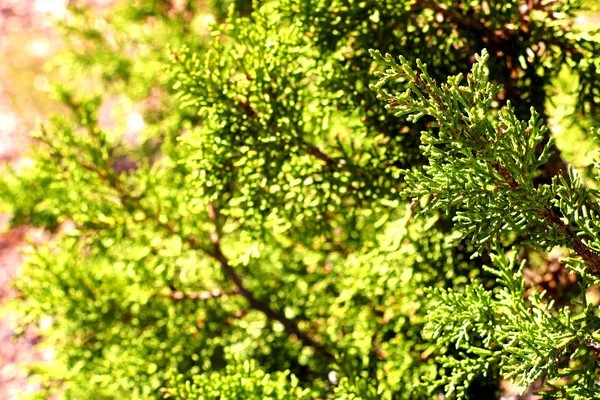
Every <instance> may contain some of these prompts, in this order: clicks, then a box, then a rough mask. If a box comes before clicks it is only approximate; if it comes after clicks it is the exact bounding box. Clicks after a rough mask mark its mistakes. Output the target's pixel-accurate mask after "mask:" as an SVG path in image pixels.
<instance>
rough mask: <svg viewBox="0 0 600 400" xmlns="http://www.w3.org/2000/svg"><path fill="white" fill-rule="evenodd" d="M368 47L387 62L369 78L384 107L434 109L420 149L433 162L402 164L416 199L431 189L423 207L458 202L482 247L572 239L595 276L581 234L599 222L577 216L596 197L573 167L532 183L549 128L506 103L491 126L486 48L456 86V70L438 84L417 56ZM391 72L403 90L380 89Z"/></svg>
mask: <svg viewBox="0 0 600 400" xmlns="http://www.w3.org/2000/svg"><path fill="white" fill-rule="evenodd" d="M371 54H372V55H373V57H374V58H375V60H376V61H378V62H379V63H380V64H382V65H384V66H386V67H387V69H386V70H385V71H384V72H383V73H382V74H381V78H380V79H379V81H378V82H377V83H376V84H375V85H372V89H373V90H375V91H376V92H377V93H378V97H379V98H380V99H383V100H387V102H388V105H387V108H388V109H389V110H391V111H392V112H393V113H394V114H395V115H396V116H401V115H407V114H408V120H409V121H411V122H416V121H417V120H418V119H419V118H421V117H423V116H426V115H428V116H431V117H433V118H434V119H435V122H434V123H431V124H430V126H431V127H432V128H438V129H437V130H435V129H432V130H429V131H424V132H422V137H421V142H422V146H421V149H422V150H423V152H424V154H425V155H426V156H427V157H428V158H429V159H430V165H429V166H428V167H425V168H424V169H423V171H414V170H407V171H404V173H405V176H406V182H407V184H408V186H409V187H410V189H409V190H408V191H407V194H409V195H410V196H411V197H412V198H413V199H415V198H416V196H417V195H429V196H432V197H431V200H430V201H429V204H428V206H427V208H426V211H427V210H431V209H439V208H444V209H446V210H448V209H449V208H451V207H452V208H456V210H457V212H456V216H455V217H454V221H455V222H456V223H457V224H458V226H459V227H460V228H461V230H462V231H463V232H464V234H465V235H470V236H471V238H472V240H473V242H474V243H475V244H477V245H478V246H479V251H481V249H482V248H483V247H484V246H485V245H488V244H490V243H491V242H492V241H493V240H494V238H499V237H501V236H503V235H506V234H509V233H511V232H512V233H516V234H518V235H529V237H530V239H531V242H532V243H533V244H534V245H536V246H540V247H542V246H543V247H553V246H556V245H568V246H570V247H571V248H572V249H573V250H574V251H575V252H576V253H577V254H578V255H579V256H580V257H581V258H582V259H583V260H584V262H585V264H586V265H587V268H588V271H589V272H590V273H591V274H592V275H595V276H600V255H598V253H597V252H595V251H594V250H593V249H592V248H590V246H588V245H586V244H585V242H584V241H583V237H585V235H587V236H591V237H595V236H594V235H593V233H592V234H590V232H593V230H594V229H597V228H598V227H597V226H592V225H595V223H594V222H593V220H590V221H587V222H582V221H581V218H580V217H578V216H579V215H581V213H585V212H586V211H585V210H594V205H593V204H590V205H586V203H588V200H587V198H588V197H589V196H590V195H591V193H590V192H589V191H588V190H587V189H586V188H584V187H583V186H582V185H581V182H580V180H579V179H578V178H577V177H576V176H575V175H573V176H571V177H570V179H569V180H567V179H564V178H563V177H562V173H561V174H559V175H558V176H557V177H554V179H553V180H552V184H551V185H546V184H543V185H536V183H535V176H536V174H537V173H538V168H539V167H540V166H542V165H544V163H546V162H547V161H548V159H549V157H550V156H551V153H552V146H553V141H552V139H550V140H549V141H548V142H546V143H545V144H544V145H543V150H542V152H541V154H540V155H537V147H538V146H539V145H540V144H541V143H543V141H544V137H545V136H544V134H545V133H546V131H547V128H546V127H545V126H544V125H543V124H542V123H541V120H540V117H539V115H538V114H537V113H536V112H535V110H533V109H531V115H532V116H531V118H530V120H529V121H528V122H527V123H526V122H525V121H520V120H518V119H517V117H516V116H515V113H514V110H513V108H512V106H511V105H510V103H509V104H508V106H507V107H506V108H505V109H504V110H503V111H501V112H500V114H499V116H498V118H499V124H498V127H497V128H494V127H493V125H492V122H491V121H490V119H489V118H488V117H487V115H486V113H487V112H488V110H489V108H490V104H491V101H492V99H493V98H494V96H495V95H496V94H497V93H498V91H499V87H497V86H494V85H492V84H490V83H489V82H487V78H486V74H487V73H486V70H485V63H486V61H487V58H488V54H487V52H486V51H484V52H483V54H482V55H481V56H476V58H477V63H476V64H475V65H474V67H473V70H472V72H471V73H470V74H468V76H467V85H466V86H459V85H460V83H461V81H462V75H461V74H459V75H457V76H453V77H449V78H448V83H446V84H444V83H442V84H441V85H438V84H437V83H436V82H435V80H434V79H432V78H431V77H430V76H429V75H428V73H427V69H426V65H424V64H423V63H421V62H420V61H419V60H417V65H418V68H419V70H420V72H417V71H415V70H413V69H412V68H411V67H410V66H409V65H408V63H407V61H406V59H405V58H403V57H400V64H398V63H396V62H395V61H394V60H393V58H392V57H391V56H390V55H389V54H388V55H386V56H385V57H383V56H382V55H381V54H380V53H379V52H377V51H372V52H371ZM393 80H404V81H405V82H407V83H408V90H406V91H405V92H404V93H398V94H395V95H392V94H390V93H388V92H387V91H385V90H384V89H383V85H385V84H386V83H387V82H389V81H393ZM465 178H466V179H465ZM555 205H557V206H558V208H557V210H558V211H560V215H559V214H558V213H557V212H558V211H555V209H554V208H555V207H554V206H555ZM563 218H566V220H572V222H573V223H574V225H575V226H574V227H573V228H572V227H570V226H569V225H568V223H565V222H564V221H563ZM597 242H598V241H597V240H595V241H594V243H595V245H596V246H598V245H600V243H597Z"/></svg>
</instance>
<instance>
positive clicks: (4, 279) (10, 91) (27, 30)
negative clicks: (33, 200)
mask: <svg viewBox="0 0 600 400" xmlns="http://www.w3.org/2000/svg"><path fill="white" fill-rule="evenodd" d="M111 2H112V0H94V1H87V3H88V4H90V5H91V6H93V7H95V8H97V9H99V10H100V9H102V8H104V7H108V6H109V5H110V3H111ZM67 5H68V0H0V161H1V162H9V163H10V164H12V165H13V166H14V167H15V168H19V166H20V165H23V164H24V163H27V158H26V155H25V150H26V148H27V146H28V144H29V140H28V137H29V133H30V132H31V131H32V130H34V129H35V127H36V125H37V123H38V122H39V121H40V120H43V118H44V116H45V115H48V113H50V112H54V111H59V108H58V106H57V104H56V103H55V102H54V101H53V100H52V99H51V97H50V96H49V93H48V84H49V79H48V76H47V73H48V71H47V67H46V66H45V63H46V61H47V60H49V59H50V58H51V57H52V56H53V55H56V54H57V52H58V51H59V50H60V48H61V38H60V36H59V34H58V33H57V32H56V31H54V30H53V28H52V27H53V23H54V21H55V20H56V19H57V18H64V17H65V16H66V13H67ZM7 222H8V215H6V214H0V232H2V234H1V235H0V303H1V302H3V301H4V300H6V299H8V298H10V297H11V296H14V293H13V292H12V291H11V289H10V287H9V282H10V279H11V277H13V276H14V275H15V274H17V273H18V270H19V265H20V263H21V251H22V250H23V248H24V247H26V245H27V241H28V240H33V241H44V240H47V239H48V238H49V237H48V234H46V233H44V232H42V231H41V230H36V229H27V228H18V229H13V230H10V231H7ZM13 334H14V332H13V331H12V330H11V329H10V316H9V317H5V318H2V319H0V399H2V400H8V399H13V398H16V396H17V395H18V394H22V393H24V392H28V391H32V390H35V385H33V384H30V383H28V381H27V379H26V376H25V375H24V373H23V372H22V371H21V370H20V368H19V364H23V363H27V362H30V361H33V360H44V359H48V358H50V357H52V354H50V352H46V353H43V354H39V353H36V352H35V351H34V349H33V345H34V344H35V343H36V341H37V335H36V333H35V332H33V331H31V332H28V333H27V334H26V335H25V336H24V337H21V338H19V339H18V340H15V338H14V337H13Z"/></svg>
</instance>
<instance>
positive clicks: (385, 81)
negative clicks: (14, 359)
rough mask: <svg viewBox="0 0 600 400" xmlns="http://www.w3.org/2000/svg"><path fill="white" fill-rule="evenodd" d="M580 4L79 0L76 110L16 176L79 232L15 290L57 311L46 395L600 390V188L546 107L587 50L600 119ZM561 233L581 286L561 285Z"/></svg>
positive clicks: (580, 85)
mask: <svg viewBox="0 0 600 400" xmlns="http://www.w3.org/2000/svg"><path fill="white" fill-rule="evenodd" d="M225 10H229V11H227V12H226V11H225ZM579 11H580V4H579V3H578V2H576V1H559V2H544V3H542V2H536V1H533V2H528V3H523V2H518V1H508V2H488V1H481V2H451V1H429V0H411V1H341V0H340V1H337V0H336V1H321V0H303V1H300V0H280V1H265V2H260V1H253V2H250V1H230V2H220V1H211V2H202V1H191V0H188V1H167V0H138V1H135V2H128V1H120V2H117V4H115V5H114V6H113V7H112V8H109V9H107V10H106V12H104V13H98V12H92V11H91V10H90V9H88V8H87V7H85V6H83V5H81V4H78V3H77V2H75V4H74V5H73V7H72V10H71V12H70V14H69V16H68V18H67V19H65V20H64V21H62V22H61V23H60V25H59V26H60V28H61V29H62V32H63V33H64V37H65V40H66V48H65V50H64V52H63V53H62V54H61V55H60V56H59V57H57V58H56V59H55V60H54V61H53V65H54V68H55V74H56V82H57V85H56V87H55V90H54V93H55V94H56V96H57V97H58V98H59V99H60V100H61V101H62V103H63V104H65V105H66V106H67V108H68V110H69V111H68V112H65V113H64V114H63V115H61V116H56V117H54V118H53V119H52V120H51V121H49V122H48V123H46V124H44V125H43V126H42V127H41V128H40V129H39V131H38V133H37V134H36V137H37V139H38V141H39V146H36V147H34V148H32V150H31V158H32V160H33V165H32V166H30V167H27V168H22V169H20V170H19V171H9V170H8V169H7V171H6V173H5V174H4V176H3V178H2V180H0V196H1V198H2V201H3V206H5V208H6V209H7V210H9V211H10V212H11V213H12V215H13V220H12V223H13V225H20V224H33V225H36V226H41V227H44V228H46V229H48V230H50V231H52V232H54V233H55V238H54V240H53V241H52V242H50V243H48V244H47V245H44V246H38V247H36V248H34V249H33V250H32V251H31V254H29V255H28V256H27V258H26V262H25V265H24V266H23V268H22V272H21V276H20V278H19V279H18V280H17V281H16V282H15V286H16V288H17V289H18V290H19V293H20V297H19V298H18V299H16V300H15V301H14V302H13V303H12V304H11V305H10V306H9V307H8V308H7V309H9V310H11V311H13V312H15V313H17V315H18V316H19V320H20V328H21V329H25V328H26V327H27V326H28V325H30V324H37V323H39V321H40V320H41V319H42V318H44V317H46V316H50V317H51V318H52V324H51V326H50V327H49V328H48V329H47V330H46V331H45V332H44V333H43V337H44V340H43V341H42V342H41V344H40V345H41V346H51V347H52V348H53V349H54V352H55V359H54V360H53V362H52V363H50V364H40V365H36V366H33V367H31V371H32V373H33V377H34V378H33V379H38V380H39V381H40V382H41V387H42V390H41V391H40V393H39V394H37V395H36V396H37V397H38V398H47V397H48V396H50V395H56V396H58V397H59V398H73V399H87V398H89V399H102V398H107V399H108V398H131V399H148V398H165V397H167V398H169V397H170V398H177V399H204V398H206V399H208V398H227V399H229V398H231V399H236V398H238V399H253V398H256V399H259V398H260V399H262V398H272V399H284V398H340V399H422V398H431V399H435V398H439V396H441V395H445V396H446V398H452V397H453V396H454V397H459V398H493V396H495V395H498V394H499V393H500V388H501V386H502V385H501V383H502V380H511V381H513V382H516V383H518V384H521V385H524V386H536V385H538V387H543V388H545V389H548V390H546V391H544V394H543V396H545V398H557V397H558V398H560V397H561V396H563V397H564V396H567V395H568V396H570V397H568V396H567V397H568V398H578V399H587V398H590V396H591V393H593V392H594V391H595V390H596V388H595V381H594V380H593V379H592V378H591V377H592V376H593V375H594V374H595V373H596V372H597V367H596V366H595V361H596V357H597V352H596V350H597V348H596V347H595V346H597V341H598V340H600V338H597V337H596V336H597V333H596V331H597V322H596V320H597V316H596V311H595V308H594V307H593V306H592V305H590V304H587V303H584V300H586V297H585V293H586V291H587V292H589V291H590V290H593V288H594V285H595V283H596V281H597V276H598V275H599V271H600V265H597V264H596V262H597V260H598V253H597V252H598V251H600V241H599V240H598V236H597V235H598V234H597V232H598V230H597V227H598V212H597V205H596V203H595V201H596V198H597V193H596V192H595V191H594V190H592V189H589V188H588V187H587V186H585V185H584V183H583V182H582V181H581V180H580V178H579V177H578V175H577V174H576V173H575V172H574V171H572V170H567V167H566V164H565V160H563V159H562V158H561V156H560V153H559V152H557V149H556V147H555V146H554V142H553V140H552V132H551V130H548V129H546V128H545V126H546V120H547V119H548V117H550V111H551V110H552V109H551V108H548V109H547V108H546V104H547V102H548V100H549V98H550V97H551V96H552V87H551V85H552V84H553V83H554V82H556V79H559V78H561V77H563V76H562V75H561V71H564V69H563V67H564V66H567V67H568V68H569V72H568V73H569V74H571V76H572V77H574V78H573V82H574V83H573V84H574V85H575V88H576V91H577V93H578V96H577V97H574V98H573V99H572V103H571V105H570V107H571V109H572V110H573V112H574V113H575V112H581V113H583V112H585V113H586V115H588V117H589V118H590V123H593V122H594V121H595V120H596V119H597V114H596V110H597V106H598V103H599V99H598V86H597V85H598V82H600V80H599V79H598V78H599V77H598V70H597V69H596V66H597V65H598V62H600V61H599V60H598V58H597V54H600V53H599V52H598V51H597V50H598V45H599V43H598V42H597V39H594V36H593V35H594V33H593V32H591V33H589V32H588V33H585V34H584V33H581V32H578V30H577V29H576V28H574V27H573V25H572V24H573V19H574V18H575V17H576V16H577V15H578V12H579ZM227 13H228V14H227ZM211 21H213V22H214V24H211V23H210V22H211ZM484 48H487V52H485V51H484V50H483V49H484ZM369 49H376V51H372V52H371V53H369ZM382 53H392V54H394V55H402V56H403V58H401V59H400V62H397V61H396V60H397V58H395V57H392V56H382V55H381V54H382ZM476 54H484V56H482V57H481V58H479V56H476ZM373 57H374V58H373ZM476 57H477V58H476ZM418 60H419V61H418ZM422 63H426V64H427V68H425V66H423V65H422ZM473 64H475V65H474V66H473ZM415 65H419V68H420V71H416V70H414V69H413V68H414V66H415ZM376 71H378V72H377V73H376ZM563 73H564V72H563ZM377 74H379V76H377ZM459 74H463V75H465V76H466V75H467V74H469V75H468V77H467V80H466V83H465V82H463V81H464V80H461V77H460V76H458V77H453V76H456V75H459ZM378 78H379V81H377V79H378ZM441 82H447V83H441ZM500 85H503V87H501V86H500ZM370 86H371V87H372V89H371V88H370ZM509 102H510V106H507V105H508V104H509ZM504 106H507V107H504ZM532 107H533V108H534V109H535V113H533V116H532V112H531V111H530V110H531V108H532ZM390 111H392V113H390ZM393 114H396V115H393ZM107 115H108V117H109V118H108V120H109V122H106V119H107ZM560 117H561V116H560V115H556V116H553V119H552V123H553V125H551V126H552V127H553V126H554V125H556V124H559V123H560V122H561V121H560V120H559V119H560ZM527 120H529V121H530V122H529V123H527V122H523V121H527ZM589 140H590V141H592V140H594V139H593V138H592V135H590V137H589ZM568 151H569V149H568V148H567V149H566V151H565V153H568ZM561 169H562V170H563V172H564V173H563V174H562V175H561V174H559V173H558V172H559V171H560V170H561ZM589 173H590V174H591V175H588V176H592V177H593V176H594V175H593V173H594V172H593V171H592V170H590V171H589ZM596 173H597V170H596ZM563 175H564V176H563ZM589 179H594V178H589ZM554 245H560V246H565V247H566V248H567V249H571V250H573V256H574V257H573V258H572V259H571V260H570V261H569V264H568V265H569V268H572V269H573V271H575V273H576V274H577V275H576V276H577V279H578V280H579V282H580V287H579V288H578V287H577V285H575V289H573V287H571V286H567V285H563V284H562V283H561V282H560V281H558V280H557V281H550V282H554V286H552V285H550V283H549V284H548V285H549V287H550V286H551V287H552V288H553V289H554V290H555V292H554V293H551V294H546V295H540V294H538V293H537V288H538V286H536V285H540V286H539V287H541V284H540V282H542V281H543V280H542V277H541V276H537V278H540V279H537V278H536V272H537V271H538V269H539V271H544V270H546V269H547V268H549V266H548V265H549V264H551V263H556V264H558V265H560V268H562V269H563V270H564V268H565V263H563V262H559V261H558V260H552V259H550V258H548V257H549V256H548V254H547V253H546V251H547V250H549V249H550V248H551V247H552V246H554ZM511 251H512V252H513V253H515V254H518V257H519V259H520V260H524V261H525V262H526V263H528V270H527V271H528V272H530V273H531V275H533V277H534V278H532V279H531V280H530V281H529V282H526V281H525V280H524V279H525V278H524V277H525V273H524V272H523V271H525V269H524V267H522V268H521V269H518V271H519V272H517V273H516V274H515V273H513V270H514V269H517V267H516V266H515V265H514V262H513V263H510V262H509V261H507V256H506V255H505V253H507V252H511ZM490 252H491V253H492V254H493V255H492V256H491V258H490ZM540 260H542V261H540ZM544 260H546V261H544ZM538 275H539V274H538ZM544 276H545V275H544ZM536 279H537V280H536ZM543 282H546V281H543ZM553 296H554V297H553ZM553 298H556V299H557V302H556V303H552V299H553ZM558 300H560V302H558ZM563 330H564V331H565V333H561V332H562V331H563ZM553 345H554V347H553ZM557 360H558V361H557Z"/></svg>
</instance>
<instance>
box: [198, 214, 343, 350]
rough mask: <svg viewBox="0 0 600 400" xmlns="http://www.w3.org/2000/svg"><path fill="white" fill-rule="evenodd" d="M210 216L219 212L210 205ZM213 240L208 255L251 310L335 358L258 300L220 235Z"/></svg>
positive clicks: (287, 319) (286, 319)
mask: <svg viewBox="0 0 600 400" xmlns="http://www.w3.org/2000/svg"><path fill="white" fill-rule="evenodd" d="M211 209H212V211H211ZM209 215H210V216H211V217H212V216H215V215H217V212H216V211H215V210H214V205H212V204H210V205H209ZM213 220H214V218H213ZM212 239H213V243H214V247H213V250H212V251H207V254H208V255H209V256H211V257H212V258H214V259H215V260H216V261H218V262H219V264H220V265H221V270H222V271H223V273H224V274H225V275H226V276H227V277H228V278H229V279H231V281H232V282H233V284H234V285H235V287H236V288H237V291H238V292H239V294H241V295H242V296H244V297H245V298H246V300H248V302H249V303H250V308H252V309H255V310H258V311H260V312H262V313H263V314H265V315H266V316H267V317H268V318H270V319H272V320H275V321H277V322H279V323H280V324H281V325H283V327H284V329H285V330H286V332H288V333H289V334H290V335H293V336H296V337H297V338H298V339H299V340H300V341H301V342H302V344H303V345H305V346H309V347H312V348H313V349H314V350H315V352H316V354H318V355H319V356H321V357H323V358H326V359H333V358H334V357H333V355H332V354H331V353H330V352H329V351H328V350H327V349H326V348H325V347H324V346H323V345H322V344H320V343H317V342H316V341H315V340H314V339H312V338H310V337H309V336H308V335H307V334H305V333H304V332H302V331H301V330H300V328H298V325H297V324H296V323H295V322H294V321H292V320H291V319H289V318H287V317H286V316H285V315H284V314H283V313H281V312H280V311H277V310H275V309H273V308H272V307H271V306H270V305H269V304H268V303H266V302H264V301H261V300H259V299H257V298H256V296H255V295H254V294H253V293H252V292H251V291H250V290H249V289H248V288H247V287H246V286H245V285H244V282H243V281H242V278H241V277H240V276H239V275H238V274H237V273H236V271H235V269H234V268H233V267H232V266H231V264H230V263H229V260H228V259H227V257H226V256H225V255H224V254H223V251H222V250H221V245H220V237H219V235H217V234H214V235H212Z"/></svg>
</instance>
